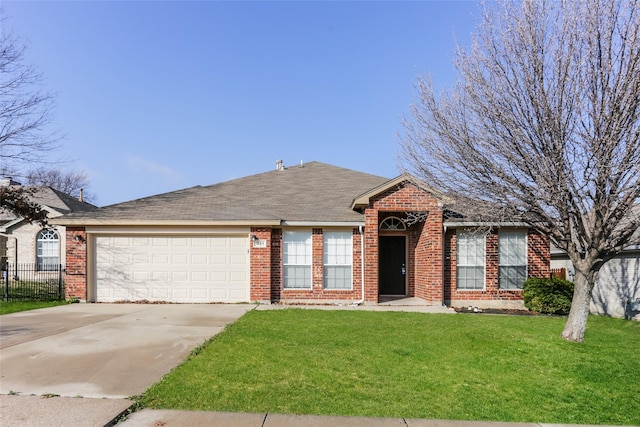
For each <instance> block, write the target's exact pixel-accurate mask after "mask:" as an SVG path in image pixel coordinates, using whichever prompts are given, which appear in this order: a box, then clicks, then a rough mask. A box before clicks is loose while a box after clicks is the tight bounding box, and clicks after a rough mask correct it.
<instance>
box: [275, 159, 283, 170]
mask: <svg viewBox="0 0 640 427" xmlns="http://www.w3.org/2000/svg"><path fill="white" fill-rule="evenodd" d="M276 170H277V171H283V170H284V165H283V164H282V160H276Z"/></svg>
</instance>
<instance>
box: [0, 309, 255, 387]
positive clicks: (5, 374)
mask: <svg viewBox="0 0 640 427" xmlns="http://www.w3.org/2000/svg"><path fill="white" fill-rule="evenodd" d="M254 307H255V306H254V305H251V304H232V305H231V304H226V305H222V304H71V305H65V306H59V307H54V308H48V309H41V310H33V311H26V312H20V313H15V314H8V315H3V316H0V393H1V394H8V393H10V392H11V393H19V394H21V395H28V394H35V395H48V394H54V395H60V396H69V397H80V396H82V397H94V398H126V397H129V396H135V395H139V394H141V393H142V392H143V391H144V390H145V389H147V388H148V387H149V386H150V385H152V384H153V383H155V382H157V381H158V380H160V379H161V378H162V376H163V375H165V374H167V373H168V372H169V371H170V370H171V369H172V368H174V367H175V366H177V365H178V364H179V363H180V362H181V361H182V360H183V359H184V358H185V356H186V355H187V354H188V353H189V352H190V351H191V350H193V348H195V347H196V346H197V345H199V344H202V343H203V342H204V341H205V340H207V339H208V338H209V337H211V336H213V335H215V334H217V333H219V332H220V331H221V330H222V329H224V327H225V326H226V325H227V324H230V323H232V322H234V321H235V320H237V319H238V318H239V317H241V316H242V315H243V314H245V313H246V312H247V311H249V310H251V309H252V308H254Z"/></svg>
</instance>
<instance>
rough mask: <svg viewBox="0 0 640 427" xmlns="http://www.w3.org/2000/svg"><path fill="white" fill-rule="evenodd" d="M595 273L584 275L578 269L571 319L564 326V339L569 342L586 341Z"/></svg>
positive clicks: (570, 312)
mask: <svg viewBox="0 0 640 427" xmlns="http://www.w3.org/2000/svg"><path fill="white" fill-rule="evenodd" d="M595 279H596V276H595V273H594V272H591V271H590V272H589V273H586V274H585V273H582V272H580V271H579V270H578V269H576V277H575V282H574V284H575V288H574V290H573V301H572V303H571V310H570V311H569V318H568V319H567V323H566V324H565V325H564V330H563V331H562V337H563V338H564V339H566V340H568V341H575V342H582V341H584V333H585V330H586V329H587V319H588V318H589V305H590V304H591V291H592V290H593V286H594V285H595Z"/></svg>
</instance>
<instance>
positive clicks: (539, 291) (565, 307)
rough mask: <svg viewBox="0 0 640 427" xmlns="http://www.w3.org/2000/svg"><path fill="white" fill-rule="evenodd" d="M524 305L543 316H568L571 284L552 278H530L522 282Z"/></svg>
mask: <svg viewBox="0 0 640 427" xmlns="http://www.w3.org/2000/svg"><path fill="white" fill-rule="evenodd" d="M522 297H523V299H524V305H525V307H527V308H528V309H529V310H531V311H535V312H538V313H544V314H563V315H566V314H569V310H570V309H571V300H572V299H573V283H572V282H569V281H567V280H563V279H558V278H557V277H552V278H548V279H547V278H530V279H527V280H526V281H525V282H524V292H523V294H522Z"/></svg>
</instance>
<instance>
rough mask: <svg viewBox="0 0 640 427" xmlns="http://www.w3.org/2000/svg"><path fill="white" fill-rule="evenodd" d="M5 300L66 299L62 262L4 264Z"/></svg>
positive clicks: (3, 286) (3, 283)
mask: <svg viewBox="0 0 640 427" xmlns="http://www.w3.org/2000/svg"><path fill="white" fill-rule="evenodd" d="M2 288H3V292H2V293H3V300H4V301H56V300H63V299H64V266H63V265H61V264H11V263H6V264H5V265H4V266H2Z"/></svg>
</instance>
